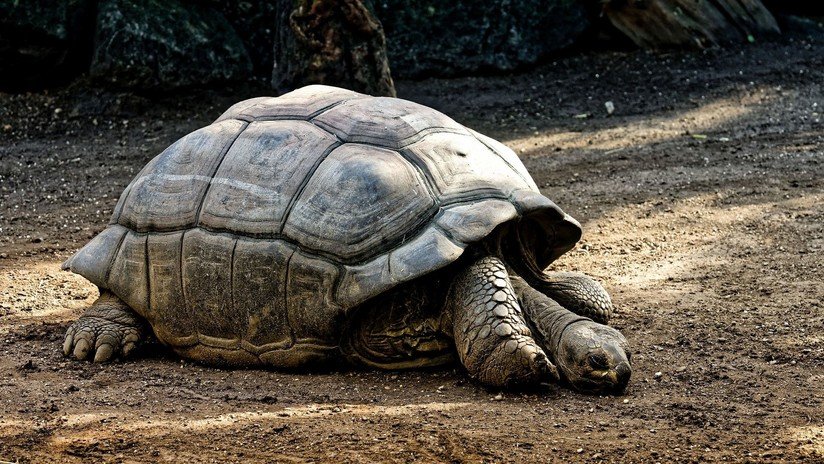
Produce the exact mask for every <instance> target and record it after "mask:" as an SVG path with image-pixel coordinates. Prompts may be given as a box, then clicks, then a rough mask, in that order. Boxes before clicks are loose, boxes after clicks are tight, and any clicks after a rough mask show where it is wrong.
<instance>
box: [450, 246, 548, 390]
mask: <svg viewBox="0 0 824 464" xmlns="http://www.w3.org/2000/svg"><path fill="white" fill-rule="evenodd" d="M446 305H447V311H451V315H452V330H453V334H454V337H455V345H456V347H457V349H458V356H459V358H460V360H461V362H462V363H463V365H464V366H465V367H466V370H467V371H469V374H470V375H471V376H472V377H474V378H476V379H478V380H479V381H480V382H482V383H484V384H487V385H490V386H495V387H504V386H512V385H537V384H539V383H541V382H547V381H555V380H557V379H558V371H557V370H556V369H555V366H554V365H553V364H552V363H551V362H550V361H549V359H548V358H547V355H546V353H544V350H543V349H541V347H540V346H538V344H536V343H535V340H533V339H532V334H531V332H530V330H529V328H528V327H527V325H526V323H525V321H524V318H523V315H522V313H521V308H520V306H519V304H518V299H517V297H516V296H515V292H514V291H513V289H512V285H511V283H510V281H509V275H508V274H507V271H506V267H505V266H504V263H503V262H502V261H501V260H500V259H498V258H495V257H484V258H481V259H479V260H478V261H476V262H474V263H473V264H471V265H470V266H469V267H467V269H466V270H464V271H463V272H462V273H460V274H459V275H458V276H457V277H456V279H455V281H454V282H453V284H452V287H451V289H450V291H449V296H448V299H447V303H446Z"/></svg>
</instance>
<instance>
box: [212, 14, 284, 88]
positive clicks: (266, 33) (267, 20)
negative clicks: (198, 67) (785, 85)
mask: <svg viewBox="0 0 824 464" xmlns="http://www.w3.org/2000/svg"><path fill="white" fill-rule="evenodd" d="M214 3H215V5H216V6H217V8H218V9H219V10H220V11H221V12H222V13H223V15H224V16H225V17H226V19H227V20H228V21H229V23H231V25H232V27H234V28H235V31H237V33H238V35H239V36H240V40H242V41H243V45H244V46H245V47H246V51H247V52H248V53H249V58H251V60H252V66H253V68H254V74H255V76H258V77H265V78H267V79H269V78H270V77H271V75H272V63H273V62H274V59H275V58H274V51H273V50H274V46H275V21H277V18H278V15H277V0H257V1H240V2H239V1H236V0H214Z"/></svg>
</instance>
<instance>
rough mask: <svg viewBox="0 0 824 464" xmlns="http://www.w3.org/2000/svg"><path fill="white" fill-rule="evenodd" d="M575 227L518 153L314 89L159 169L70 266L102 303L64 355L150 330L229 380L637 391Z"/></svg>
mask: <svg viewBox="0 0 824 464" xmlns="http://www.w3.org/2000/svg"><path fill="white" fill-rule="evenodd" d="M580 237H581V228H580V225H579V224H578V223H577V222H576V221H575V220H574V219H573V218H571V217H570V216H568V215H567V214H565V213H564V212H563V211H562V210H561V209H560V208H558V206H556V205H555V204H554V203H553V202H552V201H551V200H549V199H548V198H546V197H545V196H543V195H542V194H541V193H540V191H539V189H538V187H537V186H536V184H535V182H534V181H533V180H532V178H531V177H530V175H529V173H528V172H527V171H526V169H525V167H524V165H523V164H522V163H521V161H520V160H519V159H518V157H517V156H516V155H515V153H514V152H513V151H512V150H510V149H508V148H507V147H505V146H504V145H502V144H501V143H499V142H497V141H495V140H493V139H491V138H489V137H486V136H484V135H481V134H479V133H477V132H475V131H473V130H471V129H468V128H466V127H464V126H462V125H461V124H458V123H457V122H455V121H454V120H452V119H450V118H449V117H447V116H445V115H444V114H442V113H440V112H438V111H435V110H433V109H431V108H428V107H425V106H422V105H420V104H416V103H413V102H410V101H406V100H402V99H397V98H381V97H371V96H367V95H362V94H359V93H355V92H352V91H348V90H343V89H339V88H335V87H330V86H322V85H311V86H308V87H303V88H300V89H297V90H294V91H292V92H289V93H286V94H284V95H282V96H280V97H276V98H272V97H260V98H253V99H250V100H245V101H242V102H240V103H237V104H235V105H233V106H231V107H230V108H229V109H228V110H227V111H226V112H225V113H223V114H222V115H221V116H220V117H219V118H218V119H217V120H216V121H215V122H214V123H212V124H211V125H209V126H206V127H203V128H201V129H198V130H196V131H194V132H192V133H190V134H188V135H186V136H184V137H183V138H181V139H180V140H178V141H177V142H175V143H174V144H172V145H171V146H170V147H168V148H167V149H166V150H165V151H163V152H162V153H160V154H159V155H158V156H157V157H155V158H154V159H152V160H151V161H150V162H149V163H148V164H147V165H146V166H145V167H144V168H143V169H142V171H140V173H139V174H138V175H137V177H135V179H134V180H133V181H132V182H131V183H130V184H129V185H128V187H126V189H125V190H124V192H123V194H122V195H121V196H120V199H119V201H118V202H117V204H116V206H115V208H114V212H113V214H112V218H111V221H110V223H109V224H108V226H107V227H106V228H105V229H104V230H103V231H102V232H101V233H100V234H99V235H97V236H96V237H95V238H93V239H92V240H91V241H90V242H89V243H88V244H86V245H85V246H84V247H83V248H81V249H80V250H79V251H78V252H77V253H75V254H74V255H73V256H72V257H71V258H69V259H68V260H67V261H66V262H65V263H64V265H63V269H68V270H71V271H73V272H75V273H78V274H80V275H82V276H83V277H85V278H86V279H88V280H89V281H91V282H92V283H94V284H96V285H97V286H98V287H99V289H100V297H99V299H98V300H97V301H96V302H95V303H94V304H93V305H92V306H91V307H89V308H88V309H87V310H86V312H85V313H84V314H83V315H82V316H81V317H80V318H79V319H78V320H77V321H75V322H74V323H73V324H72V325H71V326H70V327H69V328H68V330H67V333H66V337H65V342H64V346H63V351H64V353H65V354H66V355H67V356H69V355H73V356H74V357H75V358H77V359H87V358H90V359H93V360H94V361H96V362H103V361H108V360H110V359H114V358H118V357H126V356H128V355H130V354H131V353H132V352H133V350H134V348H135V347H137V346H138V345H139V344H140V343H141V342H142V341H144V340H145V339H146V338H147V337H150V336H151V335H152V334H153V335H154V337H156V338H157V340H159V341H160V342H161V343H162V344H164V345H167V346H169V347H171V348H172V349H173V350H174V351H175V352H176V353H178V354H179V355H180V356H182V357H184V358H187V359H190V360H194V361H198V362H202V363H206V364H210V365H218V366H270V367H274V368H291V369H306V368H315V367H317V366H339V365H347V364H348V363H349V364H355V365H360V366H371V367H377V368H384V369H403V368H414V367H420V366H434V365H442V364H446V363H450V362H454V360H455V358H457V359H459V360H460V362H461V363H462V364H463V365H464V366H465V367H466V370H467V371H468V372H469V374H470V375H471V376H472V377H473V378H475V379H477V380H478V381H479V382H481V383H482V384H486V385H488V386H493V387H500V388H505V387H517V386H530V385H540V384H544V383H548V382H553V381H557V380H563V381H566V382H567V383H568V384H569V385H571V386H572V387H574V388H576V389H579V390H590V391H607V390H609V391H615V390H621V389H623V388H624V387H625V386H626V384H627V382H628V380H629V377H630V372H631V367H630V354H629V352H628V346H627V342H626V339H625V338H624V337H623V336H622V335H621V334H620V333H619V332H618V331H617V330H615V329H613V328H611V327H609V326H607V325H605V324H606V323H607V322H608V320H609V318H610V316H611V315H612V312H613V309H612V303H611V300H610V297H609V295H608V294H607V293H606V291H605V290H604V289H603V287H601V286H600V285H599V284H598V283H597V282H595V281H594V280H592V279H591V278H589V277H587V276H585V275H582V274H575V273H549V272H546V271H545V269H546V268H547V266H548V265H549V264H550V263H552V262H553V261H554V260H555V259H556V258H558V257H559V256H560V255H562V254H563V253H565V252H566V251H568V250H570V249H571V248H573V246H574V245H575V243H576V242H577V241H578V240H579V238H580Z"/></svg>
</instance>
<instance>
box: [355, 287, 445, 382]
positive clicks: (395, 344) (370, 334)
mask: <svg viewBox="0 0 824 464" xmlns="http://www.w3.org/2000/svg"><path fill="white" fill-rule="evenodd" d="M437 294H440V292H439V288H437V286H435V285H433V284H432V282H427V284H424V285H419V284H407V285H406V286H405V287H403V288H399V289H397V290H396V291H394V292H390V293H388V294H384V295H381V296H379V297H378V298H376V299H374V300H372V301H370V302H369V303H367V304H366V305H364V306H363V307H361V308H360V309H359V311H358V312H357V313H356V314H354V315H353V316H352V322H351V325H350V327H349V329H348V331H347V332H346V333H345V334H344V336H343V338H342V339H341V353H342V354H343V355H344V356H345V357H346V359H348V360H349V361H350V362H352V363H353V364H357V365H363V366H370V367H377V368H381V369H409V368H417V367H424V366H440V365H444V364H448V363H450V362H454V360H455V348H454V347H453V343H452V337H451V333H450V332H447V331H446V330H444V329H443V327H444V326H448V327H451V326H449V325H448V323H446V321H444V319H445V318H443V317H441V316H442V312H441V311H440V310H441V307H440V306H441V305H440V304H437V303H435V301H434V298H433V295H437Z"/></svg>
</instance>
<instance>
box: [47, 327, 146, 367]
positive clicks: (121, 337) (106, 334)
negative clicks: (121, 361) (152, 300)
mask: <svg viewBox="0 0 824 464" xmlns="http://www.w3.org/2000/svg"><path fill="white" fill-rule="evenodd" d="M140 335H141V333H140V328H138V327H132V326H129V325H123V324H120V323H117V322H112V321H109V320H106V319H103V318H99V317H87V316H84V317H81V318H80V319H78V320H77V321H76V322H75V323H74V324H72V325H71V327H69V329H68V330H67V331H66V339H65V341H64V342H63V354H64V355H66V356H74V358H75V359H78V360H84V359H89V358H91V359H92V360H93V361H94V362H106V361H110V360H112V359H114V358H116V357H118V356H121V357H126V356H128V355H129V354H130V353H131V352H132V351H133V350H134V348H135V346H136V345H137V342H138V341H139V340H140Z"/></svg>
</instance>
